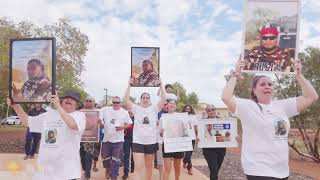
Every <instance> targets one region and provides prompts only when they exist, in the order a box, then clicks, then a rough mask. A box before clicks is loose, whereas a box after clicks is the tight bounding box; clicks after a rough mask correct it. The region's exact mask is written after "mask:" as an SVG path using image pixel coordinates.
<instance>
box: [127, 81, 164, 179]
mask: <svg viewBox="0 0 320 180" xmlns="http://www.w3.org/2000/svg"><path fill="white" fill-rule="evenodd" d="M132 83H133V80H132V79H130V81H129V85H128V88H127V90H126V93H125V96H124V103H125V106H126V107H127V108H128V110H131V111H132V113H133V116H134V118H135V122H134V128H133V142H132V152H133V159H134V174H133V179H134V180H142V179H145V180H151V178H152V169H153V166H152V163H153V158H154V154H155V153H156V152H157V150H158V126H157V122H158V112H159V111H160V110H161V109H162V106H163V105H164V103H165V98H166V92H165V89H164V87H163V85H162V82H160V88H161V89H160V91H161V100H160V101H159V103H158V104H156V105H151V101H150V94H148V93H142V94H141V99H140V103H139V105H137V104H134V103H132V102H131V101H130V99H129V95H130V88H131V84H132ZM144 169H145V173H143V170H144ZM143 177H144V178H143Z"/></svg>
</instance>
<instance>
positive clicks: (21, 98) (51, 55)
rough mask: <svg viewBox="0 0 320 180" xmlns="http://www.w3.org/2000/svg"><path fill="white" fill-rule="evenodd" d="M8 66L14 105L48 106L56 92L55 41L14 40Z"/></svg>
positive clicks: (50, 39)
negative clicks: (45, 104)
mask: <svg viewBox="0 0 320 180" xmlns="http://www.w3.org/2000/svg"><path fill="white" fill-rule="evenodd" d="M9 67H10V70H9V71H10V72H9V73H10V74H9V97H10V99H11V100H12V102H13V103H47V102H48V100H47V97H48V96H50V95H51V94H54V92H55V81H56V79H55V77H56V48H55V38H27V39H11V40H10V66H9Z"/></svg>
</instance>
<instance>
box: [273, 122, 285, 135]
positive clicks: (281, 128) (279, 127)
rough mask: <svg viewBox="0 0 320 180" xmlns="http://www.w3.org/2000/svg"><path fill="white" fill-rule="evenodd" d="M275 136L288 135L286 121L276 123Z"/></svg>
mask: <svg viewBox="0 0 320 180" xmlns="http://www.w3.org/2000/svg"><path fill="white" fill-rule="evenodd" d="M275 134H276V135H277V136H284V135H286V134H287V127H286V122H285V121H284V120H276V121H275Z"/></svg>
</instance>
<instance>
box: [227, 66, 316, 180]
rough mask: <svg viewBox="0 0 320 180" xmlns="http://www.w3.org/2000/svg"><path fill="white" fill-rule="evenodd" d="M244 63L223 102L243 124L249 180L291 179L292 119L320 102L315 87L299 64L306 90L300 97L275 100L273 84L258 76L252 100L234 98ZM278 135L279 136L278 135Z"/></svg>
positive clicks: (297, 71)
mask: <svg viewBox="0 0 320 180" xmlns="http://www.w3.org/2000/svg"><path fill="white" fill-rule="evenodd" d="M243 66H244V62H243V61H241V60H239V61H238V63H237V65H236V69H235V71H232V72H231V75H230V78H229V80H228V82H227V84H226V86H225V88H224V90H223V94H222V100H223V102H224V103H225V104H226V105H227V107H228V109H229V110H230V111H231V112H232V113H234V115H235V116H237V117H238V118H240V120H241V122H242V129H243V135H242V151H241V163H242V167H243V171H244V173H245V174H246V176H247V178H248V180H265V179H268V180H269V179H270V180H273V179H274V180H276V179H281V180H285V179H288V177H289V166H288V163H289V147H288V133H289V130H290V122H289V118H290V117H293V116H295V115H298V114H299V113H300V112H302V111H303V110H305V109H306V108H308V107H309V106H310V105H311V104H312V103H314V102H315V101H316V100H317V99H318V94H317V92H316V91H315V89H314V88H313V87H312V85H311V83H310V82H309V81H308V80H306V79H305V78H304V77H303V75H302V74H301V64H300V61H296V62H295V66H294V68H295V78H296V80H297V82H298V84H299V86H300V87H301V89H302V95H301V96H298V97H293V98H288V99H282V100H272V93H273V88H272V80H271V79H270V78H269V77H267V76H255V77H254V79H253V83H252V91H251V99H242V98H235V97H234V88H235V85H236V82H237V80H238V79H242V78H243V77H242V76H241V70H242V69H243ZM277 132H278V133H277Z"/></svg>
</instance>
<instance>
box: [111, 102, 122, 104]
mask: <svg viewBox="0 0 320 180" xmlns="http://www.w3.org/2000/svg"><path fill="white" fill-rule="evenodd" d="M112 104H120V102H112Z"/></svg>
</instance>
